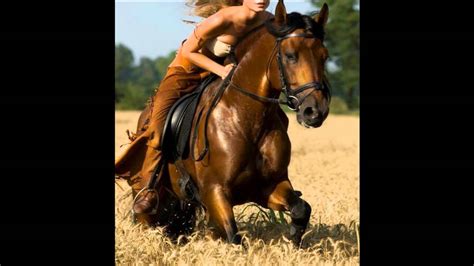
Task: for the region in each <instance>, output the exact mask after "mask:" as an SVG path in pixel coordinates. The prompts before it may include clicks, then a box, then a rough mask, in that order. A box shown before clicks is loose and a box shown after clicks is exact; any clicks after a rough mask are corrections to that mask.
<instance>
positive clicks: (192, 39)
mask: <svg viewBox="0 0 474 266" xmlns="http://www.w3.org/2000/svg"><path fill="white" fill-rule="evenodd" d="M228 25H229V21H228V20H226V19H225V18H224V15H223V14H222V12H217V13H216V14H214V15H212V16H210V17H208V18H207V19H205V20H203V21H202V22H201V23H199V25H198V26H197V27H196V28H195V29H194V31H193V32H192V33H191V34H190V35H189V37H188V38H187V40H186V42H185V43H184V44H183V46H182V47H181V49H182V50H181V53H182V56H183V57H184V58H186V59H188V60H189V61H190V62H191V63H193V64H195V65H197V66H199V67H201V68H203V69H206V70H208V71H211V72H212V73H215V74H216V75H219V76H221V77H222V78H224V77H225V76H227V74H228V73H229V71H230V69H231V67H230V66H222V65H221V64H218V63H217V62H215V61H214V60H212V59H210V58H209V57H207V56H205V55H203V54H201V53H199V49H201V48H202V46H203V44H204V42H205V41H206V40H208V39H212V38H215V37H217V36H219V35H221V34H222V33H223V32H224V30H225V29H226V28H227V27H228Z"/></svg>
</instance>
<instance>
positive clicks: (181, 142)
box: [161, 74, 218, 161]
mask: <svg viewBox="0 0 474 266" xmlns="http://www.w3.org/2000/svg"><path fill="white" fill-rule="evenodd" d="M217 77H218V76H217V75H214V74H211V75H209V76H207V77H206V78H205V79H204V81H203V82H202V83H201V84H200V85H199V86H198V88H196V90H194V91H193V92H192V93H190V94H188V95H185V96H183V97H182V98H181V99H179V100H178V101H177V102H176V103H175V104H173V106H172V107H171V109H170V111H169V113H168V115H167V117H166V122H165V126H164V129H163V135H162V138H161V147H162V150H163V155H164V156H165V157H167V159H168V160H171V161H177V160H183V159H186V158H187V155H188V153H189V152H188V151H189V148H190V147H189V137H190V132H191V128H192V123H193V119H194V116H195V113H196V108H197V106H198V103H199V100H200V99H201V95H202V93H203V92H204V90H205V88H206V87H207V86H208V85H209V84H210V83H211V82H212V81H214V80H215V79H216V78H217Z"/></svg>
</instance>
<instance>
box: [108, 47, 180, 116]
mask: <svg viewBox="0 0 474 266" xmlns="http://www.w3.org/2000/svg"><path fill="white" fill-rule="evenodd" d="M175 55H176V51H172V52H170V53H169V54H168V55H167V56H163V57H157V58H156V59H154V60H153V59H150V58H148V57H142V58H140V63H139V64H138V65H137V66H134V65H133V60H134V57H133V53H132V51H131V50H130V49H129V48H128V47H126V46H125V45H123V44H118V45H116V46H115V102H116V108H117V109H134V110H137V109H138V110H140V109H143V108H144V107H145V104H146V102H147V100H148V99H149V98H150V97H151V96H152V95H153V94H154V90H155V88H156V87H157V86H158V85H159V83H160V81H161V79H162V78H163V76H164V75H165V74H166V71H167V69H168V66H169V64H170V63H171V61H172V60H173V59H174V57H175Z"/></svg>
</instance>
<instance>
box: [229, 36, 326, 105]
mask: <svg viewBox="0 0 474 266" xmlns="http://www.w3.org/2000/svg"><path fill="white" fill-rule="evenodd" d="M292 37H303V38H316V37H315V36H314V35H312V34H307V33H304V34H298V33H291V34H288V35H285V36H283V37H278V38H276V43H275V46H274V47H273V50H272V53H271V57H270V59H269V60H268V64H267V71H266V72H265V74H267V72H268V68H269V66H270V64H271V62H272V61H273V58H274V56H275V49H276V48H278V52H277V53H276V57H277V64H278V72H279V74H280V84H281V86H282V88H281V91H282V92H283V94H284V95H285V98H286V99H285V100H280V99H276V98H269V97H264V96H260V95H256V94H254V93H251V92H249V91H247V90H245V89H242V88H240V87H239V86H237V85H235V84H234V83H232V82H231V81H230V82H229V83H230V85H231V87H232V88H234V89H237V90H238V91H240V92H242V93H244V94H246V95H248V96H250V97H252V98H254V99H257V100H260V101H264V102H272V103H278V104H285V105H287V106H288V108H289V109H291V110H293V111H298V110H299V107H300V105H301V103H302V102H303V101H304V100H305V99H306V97H308V96H309V95H310V94H311V92H312V91H311V92H310V93H308V94H306V95H305V96H304V98H303V99H302V100H300V99H299V98H298V94H300V93H302V92H304V91H306V90H308V89H312V90H313V91H315V90H321V91H322V90H328V88H329V86H328V84H327V83H326V81H324V80H323V83H321V82H319V81H313V82H309V83H306V84H304V85H301V86H299V87H297V88H294V89H292V88H291V86H290V85H289V82H288V78H287V75H286V71H285V67H284V65H283V59H282V55H281V43H282V41H283V40H285V39H288V38H292ZM234 68H235V66H234Z"/></svg>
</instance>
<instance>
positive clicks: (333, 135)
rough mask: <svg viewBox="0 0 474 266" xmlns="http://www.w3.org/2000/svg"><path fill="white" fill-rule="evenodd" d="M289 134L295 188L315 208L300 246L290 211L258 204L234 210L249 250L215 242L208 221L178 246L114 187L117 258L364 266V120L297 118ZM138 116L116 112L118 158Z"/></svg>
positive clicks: (123, 189)
mask: <svg viewBox="0 0 474 266" xmlns="http://www.w3.org/2000/svg"><path fill="white" fill-rule="evenodd" d="M287 115H288V116H289V118H290V126H289V135H290V140H291V143H292V157H291V163H290V167H289V176H290V180H291V181H292V184H293V187H294V188H295V189H296V190H299V191H301V192H302V193H303V196H302V198H304V199H305V200H306V201H308V202H309V204H310V205H311V206H312V209H313V211H312V214H311V219H310V225H309V226H308V229H307V233H306V234H305V235H304V236H303V241H302V245H301V247H302V248H301V249H297V248H294V247H293V245H292V244H291V243H290V242H289V241H288V240H287V237H288V235H289V226H288V224H287V222H289V221H290V218H289V216H288V215H287V214H286V213H278V212H275V213H273V212H270V211H269V210H267V209H260V208H259V207H258V206H254V205H252V204H247V205H242V206H236V207H234V213H235V216H236V218H237V226H238V228H239V230H240V231H241V232H242V233H243V235H244V241H245V242H246V245H247V248H244V247H243V246H238V245H232V244H227V243H225V242H223V241H221V240H212V239H211V238H210V236H209V234H208V232H207V231H206V226H205V225H204V221H203V222H199V223H198V230H197V231H196V232H195V233H194V234H193V235H192V236H191V237H190V238H189V241H188V242H187V243H179V244H173V243H171V241H170V240H168V239H167V238H165V237H163V236H162V234H161V229H160V228H157V229H146V228H143V227H142V226H140V225H134V224H132V222H131V217H130V207H131V204H132V198H131V194H130V193H131V191H130V188H129V186H128V185H127V184H126V183H125V182H122V181H118V182H117V184H116V185H115V191H116V195H115V203H116V210H115V221H116V225H115V252H116V255H115V261H116V264H119V265H130V264H132V265H150V264H151V265H188V264H192V265H195V264H197V265H359V252H358V250H359V249H358V246H359V245H358V243H359V229H358V228H359V227H358V226H359V118H358V117H357V116H342V115H332V114H330V115H329V117H328V118H327V120H326V121H325V122H324V124H323V125H322V127H320V128H318V129H306V128H304V127H303V126H300V125H299V124H298V123H297V122H296V119H295V114H294V113H288V114H287ZM138 116H139V112H135V111H117V112H116V118H115V125H116V132H115V148H116V149H115V156H116V157H117V156H118V155H119V154H120V153H121V152H122V151H123V150H124V149H125V147H126V145H124V146H123V147H122V148H120V145H122V144H125V143H128V142H129V141H128V138H127V135H126V133H125V130H126V129H130V130H131V131H133V132H134V131H135V127H136V121H137V119H138Z"/></svg>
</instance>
